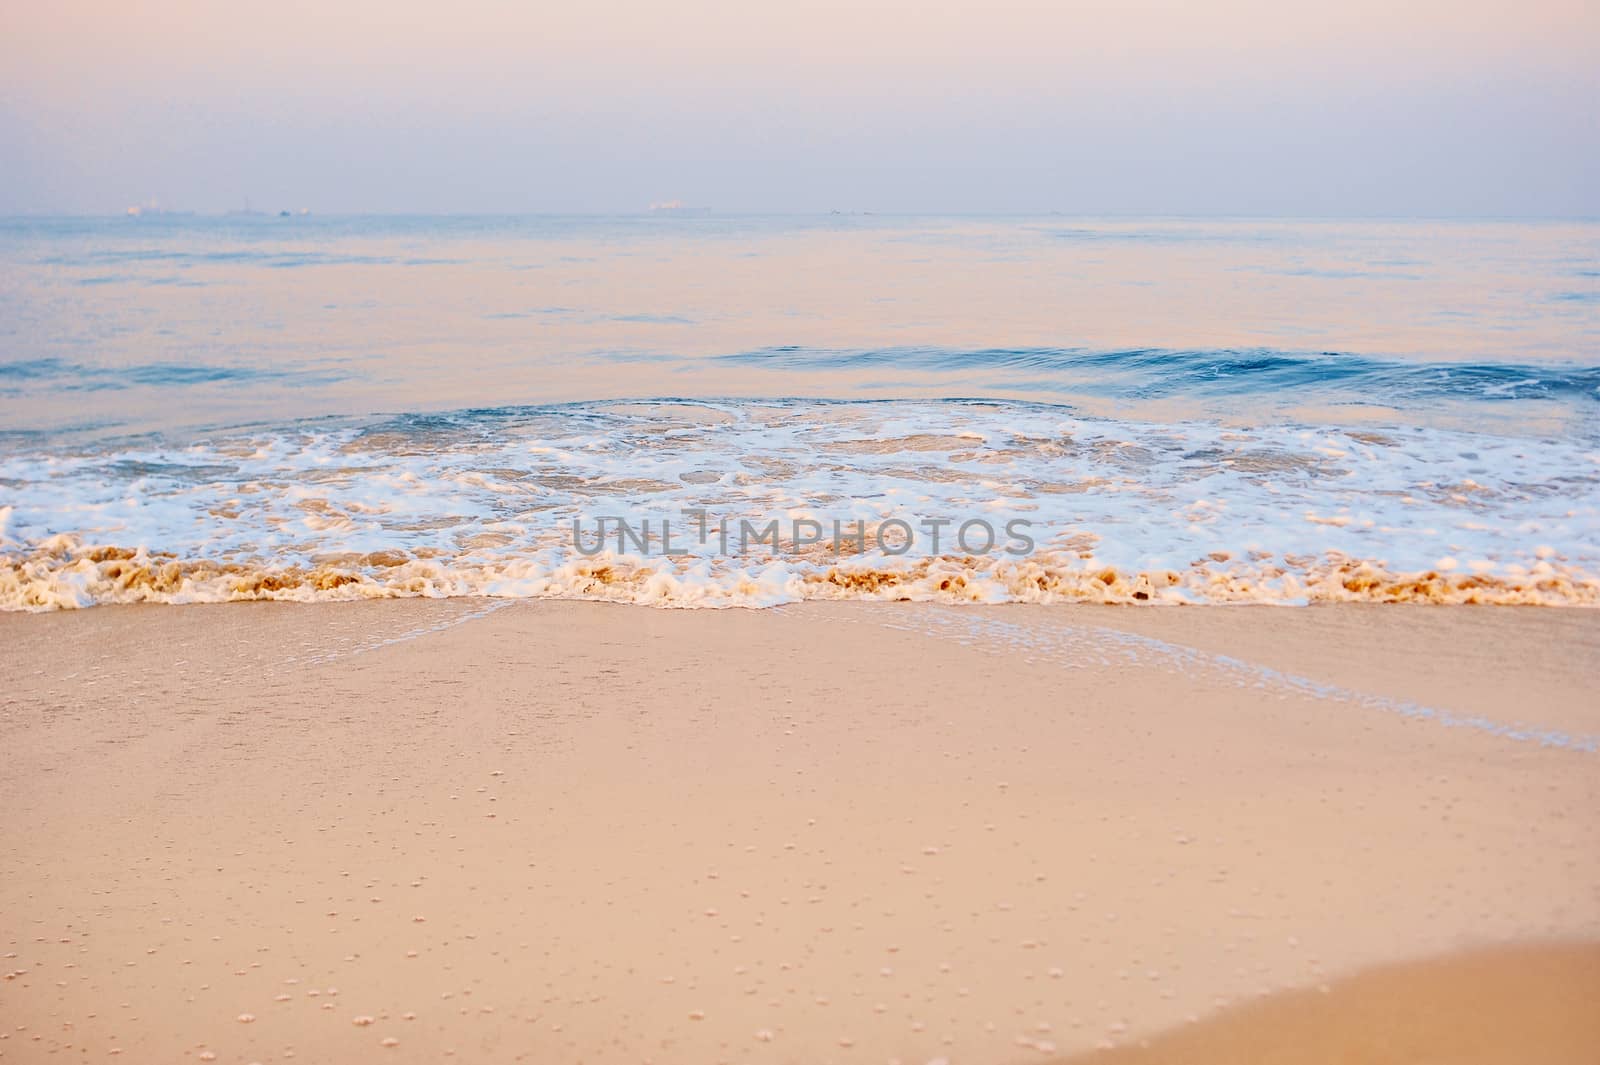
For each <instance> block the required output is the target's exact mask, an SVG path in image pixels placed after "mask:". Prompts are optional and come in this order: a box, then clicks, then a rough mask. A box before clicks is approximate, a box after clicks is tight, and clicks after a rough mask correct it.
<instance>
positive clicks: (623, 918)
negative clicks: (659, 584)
mask: <svg viewBox="0 0 1600 1065" xmlns="http://www.w3.org/2000/svg"><path fill="white" fill-rule="evenodd" d="M1592 618H1593V615H1591V614H1589V613H1588V612H1586V611H1582V610H1566V611H1563V610H1529V611H1505V610H1485V611H1471V610H1454V611H1453V610H1447V609H1445V610H1441V609H1439V608H1428V609H1421V608H1417V609H1412V610H1406V609H1405V608H1399V607H1363V606H1353V605H1352V606H1319V607H1310V608H1306V609H1304V610H1290V611H1283V610H1276V611H1267V610H1262V611H1239V610H1227V609H1222V608H1208V607H1194V608H1190V609H1187V610H1181V611H1162V610H1155V611H1152V610H1128V611H1116V610H1106V609H1095V608H1092V607H1087V606H1085V607H1078V608H1072V607H1028V606H1021V605H1012V606H999V607H943V606H937V605H932V604H863V603H839V604H800V605H795V606H784V607H779V608H775V609H772V610H760V611H742V610H741V611H721V610H718V611H661V610H627V609H619V608H617V607H614V606H607V605H603V604H587V603H562V602H548V601H545V602H526V601H497V600H468V599H452V600H421V599H415V600H381V601H371V602H364V603H340V604H313V605H295V604H234V605H229V606H227V607H226V609H209V610H171V609H167V608H160V607H153V606H152V607H102V608H99V609H95V610H86V611H66V612H55V613H49V614H30V615H22V614H7V615H0V647H3V648H5V650H4V651H0V664H3V665H5V666H6V667H7V669H8V672H9V673H10V674H11V676H12V677H13V681H12V684H11V685H10V689H9V691H8V693H7V698H6V701H5V704H4V711H3V714H0V742H3V743H4V744H5V749H6V750H7V751H8V770H9V771H8V773H7V774H5V775H4V778H3V779H0V801H3V802H4V803H5V804H6V808H7V810H8V811H9V812H8V815H7V817H6V818H5V819H4V823H3V828H0V847H3V851H4V853H5V854H6V858H5V859H4V865H3V872H4V875H3V877H0V914H3V915H4V916H3V918H0V947H3V949H0V953H10V954H15V955H16V957H15V958H11V959H8V960H7V961H6V962H5V963H4V964H0V969H3V970H5V971H6V972H12V971H13V970H23V973H22V975H18V976H15V977H14V978H12V979H9V980H7V981H6V982H5V983H4V984H0V1012H3V1013H5V1014H6V1015H7V1016H8V1017H9V1018H12V1019H13V1020H12V1021H11V1023H10V1024H9V1025H8V1026H7V1027H9V1028H10V1029H12V1030H11V1031H9V1032H7V1033H6V1034H8V1035H9V1038H8V1039H7V1040H5V1041H4V1042H0V1056H4V1058H5V1060H18V1061H33V1060H53V1058H51V1056H50V1052H51V1051H56V1052H58V1053H57V1055H56V1056H58V1057H59V1056H60V1053H66V1052H68V1044H71V1045H72V1046H71V1050H70V1053H72V1054H74V1055H76V1054H78V1053H79V1051H81V1050H87V1052H88V1054H89V1056H90V1057H94V1056H98V1055H99V1054H102V1053H106V1052H109V1051H110V1050H112V1049H118V1050H121V1051H122V1052H123V1054H124V1055H125V1056H124V1058H123V1060H133V1061H141V1060H154V1059H161V1060H173V1059H178V1058H193V1059H197V1060H199V1059H200V1055H203V1054H206V1053H211V1054H215V1055H216V1057H215V1059H214V1060H218V1061H237V1062H239V1063H241V1065H243V1063H248V1062H252V1061H262V1062H265V1061H267V1060H279V1059H282V1058H284V1057H286V1056H287V1055H288V1054H289V1053H290V1052H292V1053H293V1054H294V1055H296V1056H297V1057H299V1058H300V1059H302V1060H318V1061H321V1060H365V1059H366V1058H367V1057H370V1056H375V1055H377V1054H379V1053H384V1054H386V1055H388V1056H387V1057H385V1059H384V1060H394V1061H412V1060H417V1061H423V1060H428V1061H434V1060H439V1059H440V1058H441V1057H442V1056H444V1055H445V1054H446V1053H447V1052H448V1051H454V1057H456V1058H459V1059H461V1060H467V1059H471V1060H479V1061H515V1060H571V1061H586V1062H612V1061H618V1062H621V1061H635V1062H636V1061H640V1060H651V1061H655V1062H657V1063H672V1062H680V1061H681V1062H705V1061H723V1060H726V1061H730V1062H734V1061H772V1062H778V1061H794V1060H805V1061H808V1062H830V1061H839V1062H868V1061H885V1060H888V1059H891V1058H897V1059H899V1060H901V1061H903V1062H905V1063H908V1065H909V1063H913V1062H917V1063H920V1062H927V1061H932V1060H935V1059H938V1058H944V1059H946V1060H948V1061H950V1062H951V1063H953V1065H973V1063H994V1065H1005V1063H1009V1062H1023V1061H1049V1060H1053V1059H1055V1058H1063V1057H1072V1056H1074V1055H1078V1054H1082V1053H1087V1052H1091V1051H1094V1050H1095V1048H1096V1047H1097V1046H1099V1045H1100V1044H1101V1043H1104V1042H1110V1043H1112V1044H1115V1045H1116V1046H1122V1047H1130V1046H1131V1047H1135V1048H1136V1047H1137V1045H1138V1043H1139V1042H1141V1041H1144V1040H1150V1041H1151V1044H1152V1046H1153V1047H1156V1048H1157V1049H1160V1048H1161V1047H1162V1046H1165V1045H1166V1044H1165V1043H1164V1042H1163V1040H1165V1039H1167V1038H1168V1036H1166V1035H1164V1034H1163V1033H1168V1032H1172V1031H1174V1030H1176V1031H1178V1032H1180V1033H1182V1032H1189V1031H1194V1030H1198V1029H1200V1028H1205V1027H1206V1026H1207V1025H1209V1024H1211V1023H1212V1022H1211V1021H1209V1020H1206V1018H1214V1019H1220V1020H1219V1021H1218V1023H1224V1022H1225V1023H1227V1024H1233V1023H1234V1022H1233V1021H1232V1020H1231V1019H1230V1018H1232V1017H1233V1015H1232V1014H1231V1013H1229V1012H1228V1010H1229V1007H1237V1006H1239V1004H1241V1003H1249V1002H1257V1001H1265V1002H1267V1003H1271V1002H1276V1001H1279V999H1277V998H1275V997H1273V996H1278V995H1283V994H1284V993H1286V992H1287V993H1288V994H1289V998H1288V999H1284V1000H1283V1001H1292V1000H1293V995H1294V994H1295V989H1304V988H1312V989H1315V988H1317V987H1319V986H1320V985H1323V984H1328V985H1329V986H1331V987H1333V988H1334V989H1335V994H1334V995H1333V996H1332V997H1333V998H1336V999H1337V998H1340V994H1341V993H1340V992H1339V990H1338V989H1339V988H1341V987H1343V986H1344V985H1343V984H1342V983H1341V981H1343V980H1346V979H1349V978H1354V979H1356V980H1357V981H1359V980H1361V979H1364V978H1363V977H1359V976H1356V974H1359V973H1363V972H1369V971H1375V970H1381V967H1383V966H1388V965H1394V964H1397V963H1406V962H1410V961H1412V960H1414V959H1418V958H1435V957H1440V956H1444V957H1446V958H1460V957H1462V956H1463V954H1462V952H1470V951H1473V950H1477V949H1482V948H1497V947H1505V946H1508V945H1513V944H1524V943H1535V944H1549V943H1552V942H1554V943H1562V942H1591V941H1594V940H1600V829H1597V828H1596V827H1595V825H1594V823H1593V818H1592V817H1588V816H1587V815H1586V811H1591V810H1593V809H1596V808H1600V781H1597V779H1596V774H1595V773H1594V765H1595V764H1596V763H1595V762H1594V758H1595V757H1596V754H1595V752H1594V751H1593V750H1592V749H1588V748H1586V747H1584V746H1582V743H1581V742H1579V743H1576V744H1574V745H1568V746H1562V745H1558V744H1554V743H1549V742H1545V741H1544V740H1542V739H1541V736H1544V735H1546V734H1550V735H1553V734H1560V735H1564V736H1567V737H1569V738H1573V739H1575V740H1577V741H1582V740H1583V739H1584V738H1585V737H1593V736H1596V735H1600V712H1597V711H1596V710H1595V709H1594V708H1593V707H1592V706H1591V702H1592V700H1591V698H1590V696H1589V692H1590V683H1589V679H1590V677H1591V676H1592V672H1593V667H1594V666H1595V664H1596V663H1597V662H1600V624H1597V623H1596V622H1595V621H1594V620H1591V619H1592ZM1408 706H1410V707H1421V708H1423V709H1427V710H1432V711H1436V712H1437V713H1435V714H1432V715H1424V714H1419V713H1410V712H1404V711H1403V710H1401V709H1399V708H1403V707H1408ZM1442 715H1451V716H1449V717H1446V716H1442ZM1474 720H1481V721H1484V722H1489V723H1491V724H1493V725H1496V726H1504V728H1502V729H1500V730H1498V731H1496V730H1494V729H1487V728H1484V727H1479V726H1475V725H1468V727H1462V725H1463V723H1469V722H1471V721H1474ZM1519 729H1520V730H1522V731H1524V732H1527V733H1528V735H1526V736H1522V735H1519V734H1517V732H1518V730H1519ZM1440 964H1441V965H1443V966H1446V967H1448V966H1449V965H1452V964H1454V963H1453V962H1442V963H1440ZM1464 964H1471V962H1470V957H1469V958H1468V962H1466V963H1464ZM1442 971H1444V970H1441V972H1442ZM1451 971H1453V970H1451ZM1507 971H1511V970H1507ZM1563 971H1564V970H1563ZM1584 971H1585V972H1588V971H1590V970H1587V969H1586V970H1584ZM1454 979H1455V978H1454V977H1448V979H1447V978H1446V977H1441V980H1443V981H1444V983H1445V984H1449V983H1450V981H1451V980H1454ZM1492 980H1493V978H1492V977H1490V976H1485V977H1484V978H1483V982H1481V986H1483V987H1489V986H1491V984H1492ZM1512 982H1513V983H1514V982H1515V979H1513V981H1512ZM1420 986H1422V985H1420V984H1419V987H1420ZM1441 986H1442V985H1441ZM1452 986H1453V985H1452ZM1474 986H1479V985H1474ZM1494 986H1499V985H1494ZM335 989H336V990H337V994H334V993H333V991H334V990H335ZM312 991H315V992H317V994H316V995H311V994H309V992H312ZM1420 993H1421V992H1419V994H1420ZM1263 996H1266V998H1265V999H1263ZM1591 999H1592V996H1591ZM1341 1001H1342V1000H1341ZM1452 1001H1453V1000H1452ZM124 1004H126V1005H124ZM325 1006H331V1007H332V1008H331V1009H325V1008H324V1007H325ZM1250 1008H1253V1007H1246V1009H1250ZM1274 1008H1277V1007H1274ZM1452 1008H1454V1007H1452ZM1485 1008H1486V1009H1490V1010H1491V1011H1492V1009H1496V1008H1499V1007H1495V1006H1491V1007H1485ZM407 1014H411V1015H412V1017H411V1018H409V1019H408V1018H407V1016H406V1015H407ZM1517 1015H1519V1014H1516V1012H1515V1010H1514V1009H1513V1008H1512V1006H1511V1005H1507V1006H1506V1007H1505V1010H1504V1016H1505V1017H1506V1018H1512V1017H1513V1016H1517ZM242 1017H249V1018H251V1019H250V1020H241V1019H240V1018H242ZM364 1018H371V1019H372V1020H371V1023H370V1024H360V1023H355V1022H356V1021H357V1020H359V1019H364ZM1190 1018H1198V1019H1200V1020H1201V1023H1200V1024H1199V1025H1194V1024H1191V1023H1189V1022H1190ZM1250 1024H1251V1025H1255V1021H1253V1020H1252V1021H1250ZM19 1025H26V1028H25V1029H18V1027H17V1026H19ZM1041 1026H1043V1027H1041ZM1256 1027H1259V1025H1256ZM1269 1027H1270V1026H1269ZM1207 1030H1209V1029H1207ZM763 1034H765V1036H766V1037H767V1038H763V1037H762V1036H763ZM34 1036H38V1037H39V1038H38V1040H37V1041H35V1040H34V1039H33V1037H34ZM1521 1036H1522V1038H1523V1039H1525V1040H1526V1042H1525V1043H1524V1044H1523V1045H1522V1050H1523V1051H1524V1054H1525V1057H1527V1058H1530V1059H1531V1058H1533V1057H1537V1049H1538V1047H1539V1046H1541V1044H1540V1043H1539V1040H1540V1039H1541V1038H1542V1036H1541V1034H1540V1033H1539V1032H1537V1031H1533V1032H1530V1031H1526V1030H1522V1031H1521ZM1174 1038H1177V1037H1176V1036H1175V1037H1174ZM387 1039H394V1040H398V1042H397V1043H395V1044H393V1045H389V1046H387V1047H386V1046H385V1044H384V1042H383V1041H384V1040H387ZM1019 1039H1025V1040H1026V1041H1027V1042H1026V1044H1023V1043H1019V1042H1018V1040H1019ZM1182 1045H1184V1046H1187V1045H1188V1044H1182ZM1549 1045H1550V1046H1554V1044H1549ZM1115 1055H1116V1052H1115V1051H1113V1052H1112V1056H1111V1057H1110V1058H1108V1059H1107V1060H1108V1061H1117V1062H1120V1061H1122V1060H1123V1059H1122V1058H1120V1057H1117V1056H1115ZM204 1060H213V1059H209V1058H207V1059H204ZM1090 1060H1096V1059H1092V1058H1091V1059H1090ZM1129 1060H1144V1059H1129ZM1151 1060H1160V1059H1151ZM1484 1060H1490V1059H1484ZM1551 1060H1560V1059H1559V1058H1552V1059H1551Z"/></svg>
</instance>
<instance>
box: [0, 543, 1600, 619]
mask: <svg viewBox="0 0 1600 1065" xmlns="http://www.w3.org/2000/svg"><path fill="white" fill-rule="evenodd" d="M452 596H487V597H495V598H509V599H578V600H590V601H599V602H616V603H634V604H642V605H649V606H659V607H766V606H776V605H780V604H783V603H793V602H802V601H806V600H847V599H856V600H877V601H909V602H942V603H1082V602H1088V603H1121V604H1183V603H1277V604H1304V603H1326V602H1367V603H1430V604H1452V603H1463V604H1465V603H1475V604H1493V605H1517V606H1585V607H1593V606H1600V579H1597V578H1594V577H1588V576H1584V575H1581V574H1577V573H1574V572H1571V571H1570V570H1567V569H1565V568H1563V567H1561V566H1557V565H1554V564H1551V563H1549V562H1541V563H1539V564H1537V565H1536V566H1534V567H1533V569H1532V571H1530V572H1527V573H1524V574H1521V575H1518V576H1510V577H1486V576H1481V575H1469V574H1453V573H1441V572H1437V571H1427V572H1422V573H1396V572H1391V571H1389V570H1386V569H1384V568H1383V567H1381V566H1378V565H1375V564H1373V563H1371V562H1366V561H1357V560H1348V559H1335V558H1329V559H1323V560H1319V561H1317V562H1316V563H1314V564H1308V565H1304V566H1302V567H1300V568H1298V569H1290V568H1288V567H1286V566H1284V565H1281V564H1260V563H1256V564H1249V565H1222V564H1217V563H1204V564H1202V563H1197V564H1195V565H1194V566H1192V567H1190V568H1188V569H1186V570H1183V571H1177V570H1153V571H1152V570H1146V571H1127V570H1118V569H1116V568H1114V567H1108V566H1100V565H1092V564H1085V562H1084V561H1083V560H1082V559H1077V558H1074V557H1072V556H1070V555H1067V554H1064V553H1060V552H1044V553H1041V554H1039V555H1037V556H1034V557H1030V558H1027V559H1021V560H1011V559H992V558H973V557H970V556H939V557H935V558H924V559H917V560H908V561H905V562H903V563H899V564H884V563H883V562H879V563H877V564H863V563H850V562H840V563H837V564H832V565H822V564H818V563H815V562H810V561H806V560H801V559H791V560H786V561H771V562H768V563H767V564H765V565H762V566H760V567H753V568H746V567H737V566H722V567H718V566H708V565H706V564H704V563H695V564H683V563H677V562H674V561H673V560H667V559H651V558H644V557H640V556H628V555H614V554H611V553H609V552H603V553H601V554H599V555H597V556H594V557H591V558H577V559H565V560H563V559H560V558H554V559H511V560H504V561H499V562H493V563H470V562H452V561H443V560H440V559H421V558H403V557H400V556H395V555H385V556H377V557H367V558H363V559H356V560H349V561H347V562H345V563H343V564H323V565H318V566H306V567H302V566H271V565H266V566H259V565H243V564H237V563H224V562H216V561H211V560H204V559H179V558H173V557H170V556H163V555H153V554H151V553H150V552H148V551H146V550H143V549H127V548H117V547H107V546H92V547H86V546H83V545H80V544H77V543H75V542H72V541H71V540H70V539H68V538H58V539H57V540H55V541H53V542H52V543H50V544H49V545H47V546H46V547H45V548H44V549H42V550H40V551H37V552H35V553H33V554H32V555H30V556H29V557H26V558H20V559H12V560H9V561H7V562H5V563H4V564H3V565H0V609H5V610H27V611H42V610H57V609H73V608H79V607H87V606H92V605H95V604H98V603H172V604H182V603H226V602H241V601H251V600H283V601H291V602H338V601H348V600H355V599H382V598H407V597H428V598H446V597H452Z"/></svg>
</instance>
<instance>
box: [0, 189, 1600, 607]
mask: <svg viewBox="0 0 1600 1065" xmlns="http://www.w3.org/2000/svg"><path fill="white" fill-rule="evenodd" d="M390 595H491V596H500V597H565V598H594V599H606V600H616V601H626V602H639V603H650V604H655V605H663V606H734V605H747V606H762V605H771V604H776V603H782V602H790V601H795V600H800V599H814V598H873V599H912V600H940V601H952V602H962V601H979V602H1003V601H1043V602H1054V601H1061V602H1068V601H1082V600H1091V601H1108V602H1129V603H1180V602H1229V603H1233V602H1273V603H1307V602H1318V601H1329V600H1366V601H1372V600H1377V601H1407V602H1482V603H1521V604H1545V605H1586V606H1592V605H1600V224H1592V223H1561V224H1557V223H1536V224H1527V223H1504V222H1484V223H1466V222H1427V223H1424V222H1404V223H1401V222H1381V223H1380V222H1371V223H1350V222H1327V221H1304V222H1286V221H1260V220H1238V221H1203V222H1202V221H1193V220H1174V219H1078V218H1065V217H1054V216H1051V217H1036V218H889V217H875V216H827V217H818V218H810V217H779V218H758V217H751V218H745V217H718V216H714V215H713V216H706V217H675V216H672V215H644V216H630V217H616V218H507V219H495V218H317V217H296V218H278V217H264V216H241V217H232V218H185V217H172V216H157V217H148V216H147V217H142V218H113V219H60V220H50V219H13V220H0V609H11V610H37V609H52V608H60V607H75V606H89V605H92V604H96V603H107V602H169V603H188V602H216V601H226V600H232V599H254V598H282V599H296V600H312V599H350V598H359V597H367V596H390Z"/></svg>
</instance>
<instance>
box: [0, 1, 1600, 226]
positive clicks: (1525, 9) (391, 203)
mask: <svg viewBox="0 0 1600 1065" xmlns="http://www.w3.org/2000/svg"><path fill="white" fill-rule="evenodd" d="M1597 12H1600V5H1596V4H1593V3H1589V2H1586V0H1556V2H1548V0H1545V2H1531V3H1530V2H1523V3H1516V2H1510V0H1492V2H1471V0H1467V2H1456V3H1444V2H1436V0H1424V2H1410V3H1405V2H1395V0H1389V2H1375V0H1359V2H1346V3H1340V4H1330V3H1316V4H1311V3H1282V2H1279V3H1270V2H1265V0H1224V2H1219V3H1210V4H1195V3H1192V2H1179V0H1145V2H1141V3H1118V4H1112V3H1105V2H1102V3H1095V4H1084V3H1072V2H1055V3H1046V2H1018V0H995V2H988V3H981V4H980V3H976V2H974V3H964V4H950V3H945V4H937V3H927V2H920V3H912V2H909V0H857V2H844V0H813V2H809V3H803V4H798V3H797V4H782V5H780V4H777V3H765V2H749V0H747V2H743V3H734V2H727V0H690V2H678V3H670V4H669V3H658V2H645V0H613V2H611V3H590V4H582V5H578V4H556V3H552V2H548V0H541V2H535V3H516V2H511V0H458V2H453V3H443V4H425V3H416V2H407V0H390V2H378V0H333V2H331V3H308V2H299V0H294V2H287V3H254V2H230V3H221V2H216V0H147V2H145V3H141V4H128V3H126V2H116V3H113V2H108V0H59V2H52V3H49V4H29V5H24V4H9V5H6V8H5V10H4V12H3V13H0V162H3V163H4V164H5V165H4V166H0V211H34V210H89V211H96V210H120V209H121V207H123V206H125V205H126V204H128V203H133V202H140V201H144V200H148V199H150V198H158V199H160V200H161V201H162V202H165V203H170V204H173V205H175V206H188V207H194V208H198V209H218V208H224V207H228V206H236V205H238V204H240V203H242V202H243V200H244V199H245V198H247V197H248V198H251V199H252V201H253V202H256V203H257V204H258V205H268V204H270V205H272V206H278V205H279V204H280V203H281V204H284V205H291V204H292V205H295V206H309V207H313V208H315V209H319V210H447V211H477V210H483V211H495V210H509V211H522V210H620V209H637V208H639V207H642V206H644V205H645V204H647V203H649V202H651V201H654V200H663V199H681V200H684V201H686V202H691V203H703V204H707V205H711V206H716V207H723V208H729V209H743V210H758V209H779V210H783V209H827V208H830V207H837V208H841V209H863V208H865V209H877V210H889V211H892V210H1035V209H1056V210H1065V211H1156V212H1167V211H1170V212H1179V213H1190V212H1196V213H1216V212H1222V213H1269V214H1271V213H1291V214H1305V213H1309V214H1433V213H1438V214H1512V215H1572V214H1594V213H1600V199H1597V194H1596V193H1595V192H1594V191H1593V189H1594V188H1596V187H1600V165H1597V159H1600V148H1597V147H1596V145H1597V144H1600V118H1597V111H1600V105H1597V103H1596V101H1597V100H1600V76H1597V74H1596V73H1595V71H1596V70H1600V13H1597Z"/></svg>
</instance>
